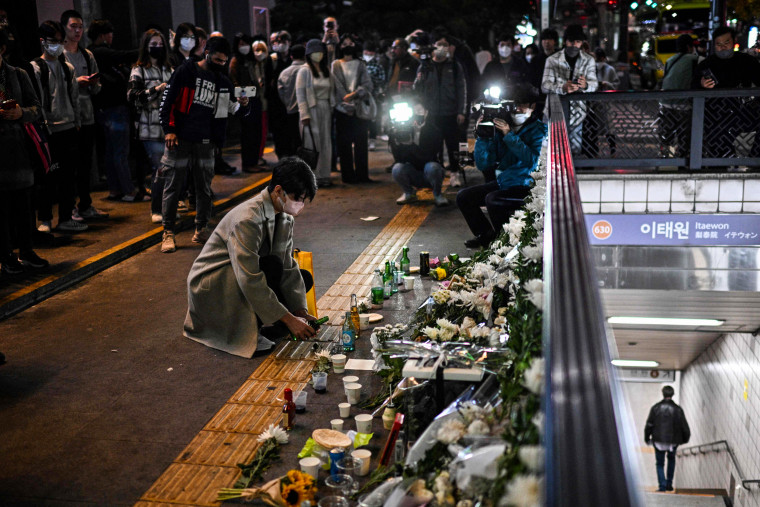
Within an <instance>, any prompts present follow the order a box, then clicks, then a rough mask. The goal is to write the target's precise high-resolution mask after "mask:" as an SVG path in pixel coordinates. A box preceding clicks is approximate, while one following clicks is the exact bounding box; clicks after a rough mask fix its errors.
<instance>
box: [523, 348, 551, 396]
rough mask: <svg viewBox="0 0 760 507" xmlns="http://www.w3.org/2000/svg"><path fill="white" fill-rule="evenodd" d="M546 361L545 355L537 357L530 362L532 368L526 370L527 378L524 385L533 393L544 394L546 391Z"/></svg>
mask: <svg viewBox="0 0 760 507" xmlns="http://www.w3.org/2000/svg"><path fill="white" fill-rule="evenodd" d="M545 368H546V361H545V360H544V358H543V357H537V358H535V359H534V360H533V362H532V363H530V368H528V369H527V370H525V380H524V381H523V385H524V386H525V387H527V388H528V390H529V391H530V392H532V393H533V394H543V392H544V375H545V373H544V370H545Z"/></svg>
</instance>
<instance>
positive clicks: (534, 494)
mask: <svg viewBox="0 0 760 507" xmlns="http://www.w3.org/2000/svg"><path fill="white" fill-rule="evenodd" d="M542 482H543V481H542V480H541V479H539V478H538V476H536V475H518V476H517V477H515V478H514V479H512V480H511V481H510V482H509V484H508V485H507V495H506V496H505V497H504V498H503V502H504V505H511V506H514V507H541V505H542V504H543V499H542V494H543V484H542Z"/></svg>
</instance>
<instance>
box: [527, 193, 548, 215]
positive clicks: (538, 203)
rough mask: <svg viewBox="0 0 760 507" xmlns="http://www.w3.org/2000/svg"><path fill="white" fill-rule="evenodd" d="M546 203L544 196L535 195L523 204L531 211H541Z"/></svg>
mask: <svg viewBox="0 0 760 507" xmlns="http://www.w3.org/2000/svg"><path fill="white" fill-rule="evenodd" d="M545 204H546V197H545V196H544V197H538V196H537V197H535V198H534V199H533V200H532V201H530V202H529V203H528V204H526V205H525V208H526V209H527V210H528V211H531V212H533V213H543V212H544V205H545Z"/></svg>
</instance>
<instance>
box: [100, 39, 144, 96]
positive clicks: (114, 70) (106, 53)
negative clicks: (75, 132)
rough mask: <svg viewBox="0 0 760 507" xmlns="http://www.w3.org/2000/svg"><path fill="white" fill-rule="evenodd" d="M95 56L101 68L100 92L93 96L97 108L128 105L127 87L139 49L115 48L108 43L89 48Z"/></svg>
mask: <svg viewBox="0 0 760 507" xmlns="http://www.w3.org/2000/svg"><path fill="white" fill-rule="evenodd" d="M88 49H89V50H90V51H92V54H93V56H95V61H96V62H97V63H98V69H99V70H100V84H101V85H102V88H101V89H100V93H98V94H97V95H93V96H92V104H93V106H94V107H95V109H96V110H102V109H108V108H111V107H117V106H126V105H127V88H128V84H129V73H130V69H131V67H132V64H133V63H134V62H136V61H137V55H138V53H139V50H137V49H132V50H121V49H113V48H112V47H111V46H109V45H108V44H97V45H92V46H90V47H89V48H88Z"/></svg>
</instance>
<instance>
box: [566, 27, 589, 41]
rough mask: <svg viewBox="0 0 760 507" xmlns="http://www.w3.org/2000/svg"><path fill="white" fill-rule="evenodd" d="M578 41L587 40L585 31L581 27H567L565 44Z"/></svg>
mask: <svg viewBox="0 0 760 507" xmlns="http://www.w3.org/2000/svg"><path fill="white" fill-rule="evenodd" d="M576 40H586V32H584V31H583V27H582V26H581V25H575V24H573V25H567V28H566V29H565V42H567V41H576Z"/></svg>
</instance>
